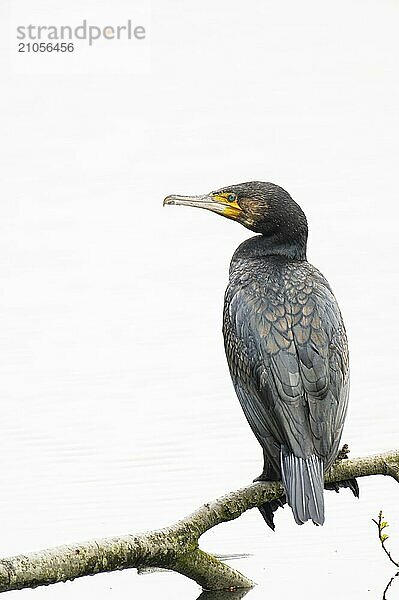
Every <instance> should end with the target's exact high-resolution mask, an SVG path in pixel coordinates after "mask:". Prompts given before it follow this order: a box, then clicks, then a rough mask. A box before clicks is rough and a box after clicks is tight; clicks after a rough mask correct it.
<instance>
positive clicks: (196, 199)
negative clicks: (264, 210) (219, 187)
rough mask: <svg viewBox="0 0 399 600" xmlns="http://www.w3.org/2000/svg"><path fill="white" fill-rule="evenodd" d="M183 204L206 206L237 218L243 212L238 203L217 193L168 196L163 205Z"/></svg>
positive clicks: (230, 217)
mask: <svg viewBox="0 0 399 600" xmlns="http://www.w3.org/2000/svg"><path fill="white" fill-rule="evenodd" d="M171 204H181V205H182V206H194V207H196V208H205V209H206V210H210V211H212V212H215V213H218V214H219V215H223V216H224V217H228V218H229V219H234V220H236V218H237V216H238V215H239V213H240V212H241V209H240V207H239V206H238V204H236V203H234V204H233V205H232V204H231V203H229V202H228V201H227V200H226V199H225V198H224V197H222V196H217V195H216V194H215V195H213V194H205V195H203V196H174V195H172V196H166V198H165V200H164V201H163V205H164V206H167V205H171Z"/></svg>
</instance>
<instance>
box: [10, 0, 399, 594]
mask: <svg viewBox="0 0 399 600" xmlns="http://www.w3.org/2000/svg"><path fill="white" fill-rule="evenodd" d="M398 17H399V5H398V4H397V2H394V1H393V0H392V1H388V0H387V1H385V0H383V1H378V2H377V0H373V1H365V0H361V1H360V0H358V1H350V2H347V1H345V2H344V1H343V0H337V1H336V2H334V3H332V2H330V3H320V2H316V1H310V0H305V1H303V2H300V3H299V2H295V1H294V0H291V1H282V2H278V3H277V2H271V1H266V2H261V1H260V0H259V1H254V0H249V1H247V2H245V3H242V2H238V1H236V0H229V1H227V0H221V1H219V2H218V3H215V2H210V1H208V0H202V1H201V2H196V1H195V2H190V3H189V4H188V3H183V2H179V1H177V0H168V2H162V1H161V0H154V1H153V3H152V10H151V14H150V7H149V5H147V4H146V3H145V1H144V0H143V1H142V2H140V3H137V5H136V3H132V2H127V1H124V0H114V1H113V2H112V3H105V2H98V1H96V2H94V1H89V0H86V1H83V2H82V1H80V2H77V1H69V2H66V0H64V1H63V2H60V1H54V0H53V1H52V2H51V3H50V2H45V1H44V0H34V1H33V2H32V1H29V2H28V0H24V1H22V0H18V2H15V3H14V2H13V3H11V2H10V3H9V4H8V5H7V3H6V2H4V3H3V4H2V7H1V34H2V35H1V59H0V60H1V96H0V123H1V141H0V164H1V201H0V277H1V305H0V310H1V313H0V323H1V329H0V393H1V425H0V431H1V434H0V473H1V488H0V555H2V556H7V555H9V554H13V553H21V552H27V551H29V550H35V549H41V548H44V547H49V546H53V545H56V544H61V543H66V542H71V541H77V540H84V539H89V538H91V537H101V536H105V535H116V534H118V533H127V532H130V531H137V530H143V529H147V528H155V527H158V526H162V525H166V524H169V523H171V522H173V521H174V520H176V519H177V518H179V517H181V516H183V515H184V514H186V513H187V512H190V511H191V510H192V509H193V508H195V507H196V506H197V505H199V504H200V503H201V502H203V501H206V500H209V499H212V498H215V497H217V496H218V495H221V494H223V493H225V492H226V491H228V490H229V489H235V488H236V487H238V486H240V485H243V484H245V483H247V482H248V481H250V480H251V479H252V478H253V477H254V476H255V475H257V474H258V473H259V472H260V469H261V452H260V448H259V447H258V446H257V443H256V441H255V439H254V438H253V436H252V434H251V432H250V430H249V428H248V426H247V425H246V423H245V420H244V417H243V415H242V414H241V410H240V408H239V406H238V401H237V400H236V398H235V395H234V391H233V388H232V385H231V382H230V380H229V375H228V371H227V366H226V364H225V358H224V351H223V342H222V336H221V310H222V302H223V291H224V287H225V284H226V281H227V269H228V263H229V259H230V256H231V255H232V253H233V251H234V249H235V248H236V246H237V245H238V244H239V243H240V242H241V241H242V240H243V239H245V238H246V237H248V235H249V232H248V231H246V230H245V229H243V228H242V227H240V226H239V225H237V224H234V223H232V222H231V221H228V220H224V219H220V218H218V217H217V216H216V215H212V214H210V213H206V212H205V211H203V212H202V211H195V210H189V209H184V208H174V207H171V208H167V209H166V208H165V209H163V208H162V199H163V197H164V196H165V195H167V194H170V193H202V192H208V191H210V190H212V189H215V188H218V187H221V186H224V185H228V184H232V183H238V182H241V181H246V180H253V179H259V180H269V181H274V182H275V183H278V184H280V185H282V186H283V187H284V188H286V189H287V190H288V191H289V192H290V193H291V195H292V196H293V197H294V198H295V199H296V200H297V201H298V202H299V203H300V204H301V206H302V207H303V209H304V211H305V212H306V214H307V216H308V220H309V226H310V240H309V252H308V254H309V260H310V261H311V262H313V263H314V264H315V265H316V266H317V267H319V268H320V269H321V270H322V271H323V272H324V274H325V275H326V277H327V278H328V279H329V281H330V283H331V284H332V286H333V289H334V291H335V293H336V296H337V298H338V300H339V302H340V305H341V308H342V312H343V315H344V318H345V322H346V325H347V329H348V334H349V340H350V349H351V369H352V390H351V400H350V402H351V404H350V411H349V414H348V419H347V425H346V429H345V433H344V441H347V442H348V443H349V444H350V446H351V449H352V455H361V454H367V453H373V452H379V451H384V450H389V449H391V448H394V447H397V446H398V427H399V425H398V423H399V408H398V406H399V403H398V350H397V337H398V333H399V331H398V324H397V317H396V315H397V311H398V308H399V301H398V291H399V290H398V287H399V286H398V282H399V278H398V273H397V252H398V241H397V240H398V237H397V229H398V223H397V218H398V217H397V215H398V211H397V198H398V181H397V164H398V150H399V138H398V106H399V84H398V68H397V65H398V51H399V42H398V36H397V23H398ZM84 18H86V19H89V20H91V21H93V23H95V22H96V21H98V22H99V23H104V24H105V25H106V24H113V23H115V24H118V22H120V23H121V24H122V23H123V22H125V21H126V20H127V19H128V18H131V19H132V20H133V21H136V20H138V21H141V22H143V23H144V21H146V22H147V23H148V37H147V39H146V40H145V41H144V42H140V44H146V45H145V46H144V45H143V46H141V50H140V51H139V50H138V48H137V42H133V41H132V42H131V45H129V44H128V43H125V42H123V43H122V42H117V41H112V42H110V41H108V42H107V41H103V42H99V43H98V45H97V46H96V45H94V46H93V47H92V48H91V49H90V52H89V50H88V49H87V48H83V47H81V48H80V49H78V48H77V50H76V52H75V53H74V55H73V56H70V57H68V56H59V57H57V56H55V55H53V56H52V57H51V60H52V62H51V68H50V66H49V57H46V56H43V55H31V56H28V57H27V56H22V55H18V54H17V40H16V37H15V27H16V25H17V24H26V23H28V22H33V23H35V22H37V23H39V21H40V22H41V24H46V23H48V24H50V23H52V22H54V23H65V24H68V22H70V23H71V24H79V23H80V22H81V21H82V20H83V19H84ZM140 24H142V23H140ZM144 24H145V23H144ZM118 44H120V46H118ZM68 58H71V62H70V63H67V62H66V59H68ZM58 59H59V61H58V62H57V60H58ZM360 485H361V499H360V500H359V501H357V500H355V499H354V498H352V497H351V496H350V495H349V492H345V491H344V492H342V493H341V494H339V495H335V494H332V493H330V494H326V505H327V520H326V524H325V526H324V527H323V528H316V527H313V526H311V525H306V526H304V527H298V526H296V525H295V523H294V521H293V519H292V515H291V514H290V512H289V511H288V510H287V509H286V510H285V511H280V512H281V514H278V516H277V519H276V520H277V531H276V533H275V534H272V533H271V532H270V531H269V530H268V529H267V527H266V526H265V525H264V523H263V522H262V520H261V518H260V516H259V514H258V513H257V511H251V512H250V513H247V514H246V515H244V516H243V517H242V518H240V519H239V520H238V521H237V522H234V523H230V524H228V525H225V526H223V527H219V528H217V529H216V530H214V531H212V532H211V533H209V534H208V535H207V536H205V538H204V540H203V543H202V545H203V547H204V548H207V549H209V550H211V551H214V552H217V553H223V552H224V553H226V554H227V553H234V552H237V553H239V552H247V553H251V554H252V555H253V556H252V557H251V558H248V559H246V560H243V561H240V562H239V563H234V566H237V567H238V568H239V569H241V570H242V571H244V572H245V573H246V574H248V575H249V576H250V577H252V578H253V579H255V580H256V581H257V582H258V583H259V585H258V587H257V588H256V589H255V590H254V591H252V592H250V594H249V596H248V597H249V598H253V599H255V598H263V597H265V594H266V593H268V594H270V596H272V595H273V594H275V593H277V591H278V593H279V597H280V598H291V596H292V594H293V592H295V594H296V598H307V599H309V598H319V597H320V593H321V590H322V593H323V597H324V598H335V597H336V596H337V594H338V593H340V594H342V593H345V594H346V596H347V597H349V596H350V597H351V598H359V599H360V598H365V597H370V598H380V597H381V596H382V589H383V588H384V586H385V584H386V582H387V581H388V579H389V577H390V575H391V574H393V573H392V569H391V568H390V566H389V564H388V562H387V561H386V560H385V558H384V557H383V555H382V552H381V549H380V548H379V545H378V541H377V537H376V532H375V531H374V528H373V524H372V523H371V518H372V517H373V516H375V515H376V514H377V513H378V511H379V509H380V508H382V509H383V510H384V513H385V515H386V517H387V518H388V520H389V521H391V522H392V526H391V530H392V531H390V533H391V535H392V538H393V539H392V550H393V553H394V555H395V554H396V557H398V556H399V511H398V501H399V489H398V486H397V485H395V483H394V482H393V481H391V480H387V479H383V478H374V479H370V478H369V479H367V480H365V481H361V482H360ZM366 565H367V569H366V568H365V566H366ZM343 590H344V592H343ZM394 593H395V592H392V594H394ZM396 593H397V590H396ZM88 594H89V595H90V594H91V595H94V594H95V595H96V597H97V598H121V597H131V594H136V596H139V597H143V598H153V597H154V598H155V597H156V596H157V595H162V597H163V598H176V597H185V598H188V599H190V600H191V599H193V600H194V598H196V597H197V595H198V594H199V590H198V588H197V586H196V585H195V584H193V582H190V581H188V580H185V579H183V578H182V577H180V576H177V575H173V574H155V575H151V576H143V577H138V576H137V575H136V573H135V572H134V571H127V572H124V573H115V574H110V575H100V576H96V577H94V578H88V579H82V580H79V581H76V582H74V583H68V584H59V585H57V586H52V587H50V588H40V589H37V590H34V591H25V592H13V593H10V595H9V596H10V598H12V597H13V595H15V596H18V597H22V595H24V597H26V598H28V597H29V598H31V597H32V598H34V599H35V600H36V599H38V600H42V599H45V598H51V599H53V598H55V599H58V598H72V597H73V598H83V597H86V596H87V595H88ZM392 597H395V596H394V595H393V596H392Z"/></svg>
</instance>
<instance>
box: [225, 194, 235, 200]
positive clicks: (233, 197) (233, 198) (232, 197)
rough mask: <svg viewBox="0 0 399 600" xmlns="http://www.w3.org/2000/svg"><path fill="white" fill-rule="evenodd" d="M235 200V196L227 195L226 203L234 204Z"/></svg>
mask: <svg viewBox="0 0 399 600" xmlns="http://www.w3.org/2000/svg"><path fill="white" fill-rule="evenodd" d="M236 199H237V196H236V195H235V194H229V195H228V196H227V202H234V201H235V200H236Z"/></svg>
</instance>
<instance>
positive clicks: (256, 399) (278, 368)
mask: <svg viewBox="0 0 399 600" xmlns="http://www.w3.org/2000/svg"><path fill="white" fill-rule="evenodd" d="M164 204H182V205H186V206H194V207H199V208H205V209H207V210H210V211H212V212H216V213H218V214H220V215H223V216H225V217H227V218H229V219H233V220H234V221H238V222H239V223H241V224H242V225H244V226H245V227H247V228H248V229H250V230H251V231H254V232H256V233H258V234H261V235H257V236H255V237H251V238H250V239H248V240H246V241H245V242H243V243H242V244H241V245H240V246H239V247H238V248H237V250H236V251H235V253H234V255H233V258H232V261H231V265H230V277H229V284H228V286H227V290H226V294H225V301H224V314H223V334H224V342H225V350H226V356H227V362H228V365H229V368H230V373H231V377H232V380H233V384H234V388H235V391H236V393H237V396H238V398H239V401H240V403H241V407H242V409H243V411H244V414H245V416H246V418H247V420H248V423H249V424H250V426H251V428H252V431H253V433H254V434H255V436H256V438H257V440H258V441H259V443H260V445H261V446H262V448H263V455H264V467H263V472H262V474H261V476H260V477H259V478H257V479H258V480H269V479H280V478H281V479H282V482H283V485H284V488H285V492H286V501H287V502H288V504H289V505H290V506H291V508H292V511H293V514H294V517H295V521H296V522H297V523H299V524H302V523H304V522H305V521H308V520H309V519H311V520H312V521H313V522H314V523H315V524H319V525H322V524H323V522H324V499H323V488H324V472H325V471H326V469H328V468H329V467H331V465H332V463H333V462H334V460H335V458H336V457H337V454H338V451H339V443H340V439H341V434H342V428H343V425H344V420H345V415H346V410H347V405H348V394H349V362H348V344H347V338H346V333H345V327H344V323H343V320H342V316H341V313H340V310H339V307H338V304H337V301H336V299H335V297H334V295H333V293H332V291H331V288H330V285H329V283H328V281H327V280H326V279H325V278H324V277H323V275H322V274H321V273H320V271H318V270H317V269H316V268H315V267H313V266H312V265H311V264H309V263H308V262H307V260H306V243H307V237H308V225H307V221H306V217H305V214H304V213H303V211H302V209H301V208H300V207H299V205H298V204H297V203H296V202H295V201H294V200H293V199H292V198H291V196H290V195H289V194H288V193H287V192H286V191H285V190H284V189H282V188H281V187H279V186H277V185H274V184H272V183H264V182H260V181H253V182H249V183H241V184H237V185H232V186H229V187H224V188H221V189H219V190H217V191H215V192H211V193H209V194H206V195H203V196H168V197H167V198H165V200H164ZM347 485H349V487H351V489H352V491H353V492H354V493H355V494H356V495H357V484H356V482H355V481H351V482H347ZM284 501H285V499H284ZM281 504H282V502H280V501H274V502H272V503H268V504H265V505H263V507H262V508H261V512H262V514H263V516H264V518H265V520H266V522H267V523H268V524H269V525H270V526H271V527H272V528H274V524H273V511H274V510H276V508H277V506H278V505H281Z"/></svg>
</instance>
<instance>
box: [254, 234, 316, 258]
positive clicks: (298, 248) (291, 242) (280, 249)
mask: <svg viewBox="0 0 399 600" xmlns="http://www.w3.org/2000/svg"><path fill="white" fill-rule="evenodd" d="M259 238H260V240H259V249H260V251H261V252H263V253H264V254H271V255H275V256H283V257H285V258H287V259H291V260H306V246H307V235H301V236H298V237H295V238H292V239H287V238H285V237H281V236H279V235H278V234H273V235H261V236H259Z"/></svg>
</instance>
